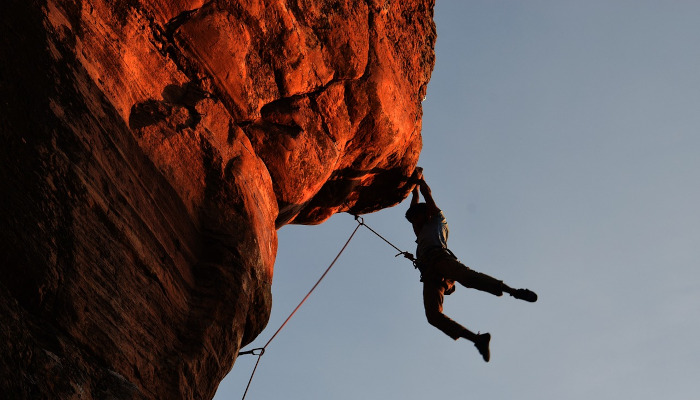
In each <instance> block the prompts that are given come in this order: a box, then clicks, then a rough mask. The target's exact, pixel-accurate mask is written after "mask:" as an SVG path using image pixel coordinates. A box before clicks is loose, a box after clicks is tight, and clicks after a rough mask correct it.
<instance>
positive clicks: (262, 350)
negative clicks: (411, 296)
mask: <svg viewBox="0 0 700 400" xmlns="http://www.w3.org/2000/svg"><path fill="white" fill-rule="evenodd" d="M353 216H354V217H355V221H357V226H356V227H355V230H353V231H352V233H351V234H350V237H349V238H348V240H347V241H346V242H345V244H344V245H343V247H342V248H341V249H340V251H339V252H338V255H336V256H335V258H334V259H333V261H332V262H331V264H330V265H329V266H328V268H326V270H325V271H324V272H323V274H321V277H320V278H318V280H317V281H316V283H315V284H314V286H313V287H312V288H311V290H309V292H308V293H307V294H306V296H304V298H303V299H301V301H300V302H299V304H298V305H297V306H296V308H295V309H294V311H292V312H291V314H289V316H288V317H287V319H286V320H284V322H283V323H282V325H281V326H280V327H279V328H278V329H277V331H276V332H275V333H274V334H273V335H272V337H271V338H270V339H269V340H268V341H267V343H265V345H264V346H263V347H257V348H254V349H251V350H247V351H241V352H239V353H238V355H239V356H242V355H247V354H252V355H255V356H258V359H257V361H256V362H255V366H254V367H253V372H252V373H251V374H250V379H249V380H248V385H246V388H245V392H243V398H242V399H241V400H245V396H246V395H247V394H248V389H249V388H250V383H251V382H252V381H253V376H255V371H256V370H257V369H258V364H260V359H261V358H262V356H263V354H265V350H266V349H267V346H269V345H270V343H271V342H272V340H273V339H274V338H275V337H276V336H277V334H278V333H280V331H281V330H282V328H284V326H285V325H287V322H289V320H290V319H292V316H293V315H294V314H295V313H296V312H297V311H298V310H299V309H300V308H301V305H302V304H304V302H305V301H306V299H308V298H309V296H311V293H313V291H314V290H315V289H316V287H317V286H318V285H319V284H320V283H321V281H322V280H323V278H325V277H326V275H327V274H328V271H330V270H331V268H332V267H333V265H334V264H335V262H336V261H338V258H340V255H341V254H343V251H345V248H346V247H348V244H350V241H351V240H352V238H353V237H354V236H355V233H357V230H358V229H360V226H364V227H365V228H367V229H369V230H370V231H371V232H372V233H374V234H375V235H377V236H378V237H379V238H381V239H382V240H383V241H385V242H386V243H388V244H389V245H390V246H391V247H393V248H394V249H396V251H398V252H399V254H397V255H396V256H395V257H398V256H404V257H406V258H407V259H409V260H410V261H411V262H412V263H413V266H414V267H415V266H416V259H415V258H414V257H413V254H411V253H409V252H407V251H402V250H401V249H399V248H398V247H396V246H395V245H394V244H393V243H391V242H390V241H388V240H386V239H385V238H384V237H383V236H382V235H380V234H379V233H377V231H375V230H374V229H372V228H370V227H369V226H368V225H367V224H365V221H364V219H363V218H362V217H360V216H359V215H353Z"/></svg>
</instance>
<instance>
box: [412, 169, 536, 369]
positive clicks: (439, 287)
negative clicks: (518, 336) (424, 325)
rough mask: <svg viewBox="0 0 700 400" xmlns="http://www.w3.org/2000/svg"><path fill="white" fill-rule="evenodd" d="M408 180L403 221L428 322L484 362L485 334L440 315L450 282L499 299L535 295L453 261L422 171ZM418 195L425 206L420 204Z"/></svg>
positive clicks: (442, 219) (531, 299)
mask: <svg viewBox="0 0 700 400" xmlns="http://www.w3.org/2000/svg"><path fill="white" fill-rule="evenodd" d="M412 180H413V181H414V182H415V186H414V188H413V194H412V198H411V206H410V207H409V209H408V211H406V219H407V220H408V221H409V222H410V223H411V224H412V225H413V231H414V232H415V234H416V243H418V246H417V250H416V258H417V259H416V266H417V268H418V269H419V270H420V272H421V281H422V282H423V305H424V307H425V316H426V317H427V318H428V322H429V323H430V324H431V325H433V326H435V327H436V328H438V329H440V330H441V331H442V332H444V333H445V334H446V335H447V336H449V337H451V338H452V339H455V340H457V339H459V338H465V339H468V340H470V341H472V342H474V346H475V347H476V348H477V350H479V353H481V356H482V357H483V358H484V361H486V362H488V361H489V359H490V358H491V353H490V350H489V342H490V341H491V335H490V334H489V333H474V332H472V331H470V330H469V329H467V328H465V327H463V326H462V325H460V324H458V323H457V322H455V321H453V320H452V319H450V318H449V317H447V316H446V315H445V314H443V313H442V303H443V300H444V296H445V295H449V294H451V293H452V292H454V290H455V287H454V282H455V281H457V282H459V283H460V284H461V285H463V286H465V287H467V288H472V289H477V290H481V291H484V292H488V293H491V294H493V295H495V296H502V295H503V292H505V293H508V294H510V295H511V296H513V297H515V298H516V299H521V300H525V301H529V302H535V301H537V294H535V292H533V291H531V290H529V289H513V288H511V287H510V286H508V285H506V284H505V283H503V281H499V280H497V279H495V278H493V277H490V276H488V275H486V274H483V273H481V272H476V271H474V270H472V269H470V268H468V267H467V266H465V265H464V264H462V263H461V262H459V261H458V260H457V257H456V256H455V255H454V254H453V253H452V252H451V251H450V250H449V249H448V248H447V236H448V228H447V221H446V220H445V215H444V214H443V213H442V211H441V210H440V209H439V208H438V206H437V205H436V204H435V200H433V197H432V194H431V192H430V187H429V186H428V184H426V183H425V180H424V179H423V170H422V169H421V168H416V171H415V172H414V174H413V177H412ZM419 191H420V193H422V194H423V197H424V198H425V203H420V202H419V201H420V194H419Z"/></svg>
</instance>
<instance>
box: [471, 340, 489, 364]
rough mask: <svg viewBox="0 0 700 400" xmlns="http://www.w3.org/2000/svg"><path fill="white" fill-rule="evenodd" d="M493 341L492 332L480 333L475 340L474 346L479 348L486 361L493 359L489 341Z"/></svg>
mask: <svg viewBox="0 0 700 400" xmlns="http://www.w3.org/2000/svg"><path fill="white" fill-rule="evenodd" d="M490 341H491V334H490V333H478V334H477V335H476V339H475V340H474V347H476V349H477V350H479V353H480V354H481V356H482V357H484V361H486V362H489V360H490V359H491V351H490V350H489V342H490Z"/></svg>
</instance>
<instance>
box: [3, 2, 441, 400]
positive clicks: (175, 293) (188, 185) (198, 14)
mask: <svg viewBox="0 0 700 400" xmlns="http://www.w3.org/2000/svg"><path fill="white" fill-rule="evenodd" d="M432 7H433V1H432V0H405V1H398V0H392V1H388V0H386V1H384V0H268V1H255V0H251V1H236V0H228V1H225V0H221V1H218V0H214V1H203V0H172V1H165V0H150V1H149V0H126V1H118V2H112V1H107V0H46V1H21V0H9V1H7V2H5V4H4V5H3V13H2V17H0V22H1V24H0V54H1V55H2V61H1V63H0V101H1V102H2V110H1V111H0V133H1V134H2V144H1V145H0V166H1V167H0V185H1V186H0V189H1V190H2V195H1V196H0V250H1V252H0V257H2V260H1V261H2V263H1V264H0V265H1V266H0V268H1V270H0V271H1V273H0V360H1V361H0V391H2V393H3V394H4V395H6V396H9V397H7V398H18V399H23V398H26V399H29V398H61V399H70V398H75V399H104V398H119V399H128V398H136V399H140V398H150V399H166V398H173V399H174V398H193V399H200V398H201V399H205V398H211V397H212V396H213V394H214V392H215V390H216V387H217V385H218V383H219V381H220V380H221V379H222V378H223V376H224V375H225V374H226V373H227V372H228V371H229V370H230V368H231V366H232V365H233V363H234V361H235V358H236V354H237V352H238V350H239V348H241V347H242V346H244V345H245V344H247V343H249V342H250V341H251V340H252V339H253V338H254V337H255V336H256V335H257V334H258V333H259V332H260V331H261V330H262V329H263V328H264V326H265V324H266V322H267V319H268V316H269V311H270V307H271V298H270V282H271V280H272V275H273V265H274V261H275V252H276V247H277V236H276V229H277V228H279V227H280V226H282V225H284V224H289V223H298V224H316V223H320V222H322V221H324V220H325V219H327V218H328V217H329V216H331V215H332V214H334V213H337V212H352V213H367V212H371V211H375V210H378V209H381V208H384V207H389V206H392V205H394V204H396V203H397V202H399V201H400V200H401V199H403V198H404V197H405V196H406V195H407V194H408V191H409V189H410V187H409V186H408V184H407V183H406V177H407V176H409V175H410V174H411V172H412V171H413V168H414V167H415V163H416V161H417V158H418V155H419V152H420V148H421V136H420V131H421V105H420V102H421V99H422V98H423V97H424V95H425V90H426V85H427V82H428V80H429V77H430V73H431V70H432V67H433V62H434V53H433V45H434V41H435V29H434V25H433V21H432Z"/></svg>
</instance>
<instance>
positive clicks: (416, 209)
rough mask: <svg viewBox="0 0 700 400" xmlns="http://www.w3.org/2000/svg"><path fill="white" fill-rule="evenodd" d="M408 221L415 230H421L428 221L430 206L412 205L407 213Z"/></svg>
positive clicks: (423, 204) (424, 204) (422, 204)
mask: <svg viewBox="0 0 700 400" xmlns="http://www.w3.org/2000/svg"><path fill="white" fill-rule="evenodd" d="M406 219H407V220H408V222H410V223H411V224H412V225H413V228H414V230H415V229H416V228H418V230H420V228H421V227H422V226H423V224H424V223H425V221H426V220H427V219H428V205H427V204H426V203H416V204H411V207H409V208H408V210H407V211H406ZM416 233H417V232H416Z"/></svg>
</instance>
